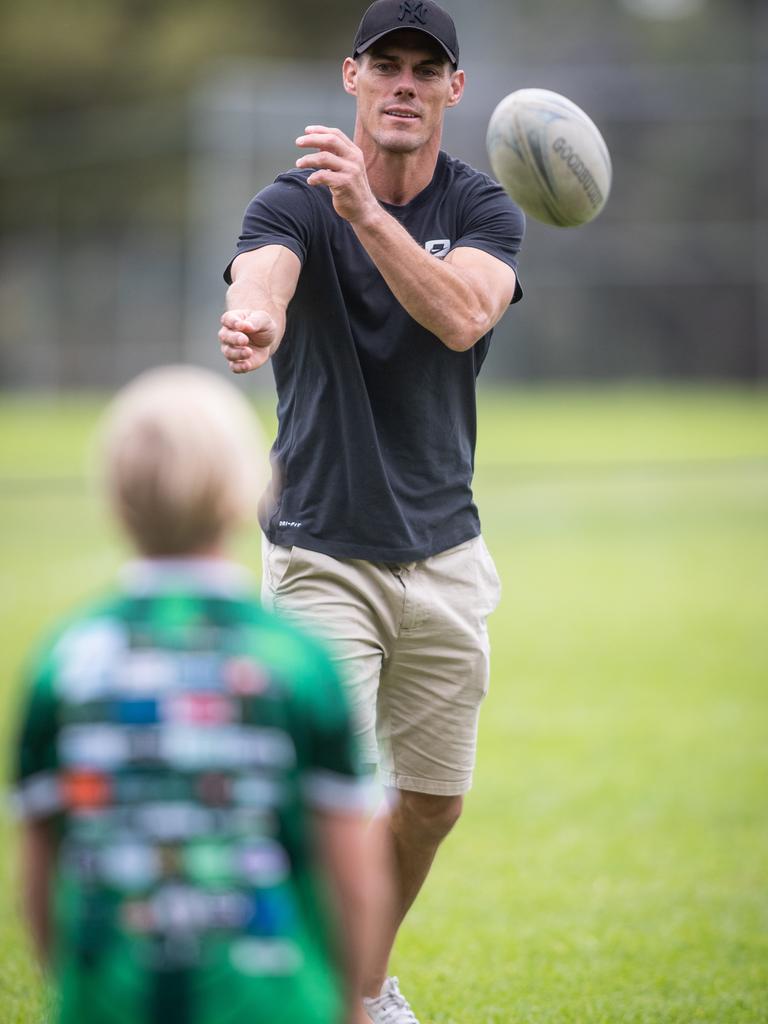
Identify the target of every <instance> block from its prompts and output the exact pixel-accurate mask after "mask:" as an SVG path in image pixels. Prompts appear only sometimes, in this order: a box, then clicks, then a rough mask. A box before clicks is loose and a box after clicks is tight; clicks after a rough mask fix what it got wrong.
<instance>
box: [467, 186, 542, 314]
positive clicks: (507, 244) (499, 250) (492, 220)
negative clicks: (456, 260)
mask: <svg viewBox="0 0 768 1024" xmlns="http://www.w3.org/2000/svg"><path fill="white" fill-rule="evenodd" d="M524 235H525V214H524V213H523V211H522V210H521V209H520V207H519V206H518V205H517V204H516V203H514V202H513V201H512V199H510V197H509V196H508V195H507V193H506V192H505V191H504V189H503V188H502V187H501V185H499V184H498V183H497V182H495V181H493V179H492V178H488V177H486V176H485V175H483V177H482V179H481V181H480V183H479V184H477V185H474V186H473V188H472V190H471V192H470V193H469V195H468V196H467V199H466V200H465V205H464V210H463V218H462V223H461V237H460V238H458V239H457V241H456V242H454V244H453V245H452V246H451V248H452V249H460V248H463V247H466V248H470V249H480V250H481V251H482V252H487V253H488V254H489V255H490V256H495V257H496V259H498V260H501V262H502V263H506V264H507V266H510V267H511V268H512V269H513V270H514V271H515V273H516V274H517V257H518V254H519V252H520V248H521V246H522V244H523V236H524ZM522 297H523V290H522V288H521V286H520V281H519V277H518V280H517V283H516V284H515V294H514V295H513V297H512V302H519V301H520V299H521V298H522Z"/></svg>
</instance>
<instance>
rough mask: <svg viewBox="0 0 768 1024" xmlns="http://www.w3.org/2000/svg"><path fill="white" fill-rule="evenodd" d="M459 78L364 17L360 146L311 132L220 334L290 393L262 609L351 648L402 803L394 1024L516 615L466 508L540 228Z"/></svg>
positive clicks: (375, 1003)
mask: <svg viewBox="0 0 768 1024" xmlns="http://www.w3.org/2000/svg"><path fill="white" fill-rule="evenodd" d="M458 62H459V47H458V41H457V37H456V29H455V26H454V23H453V21H452V19H451V17H450V16H449V15H448V14H447V13H446V12H445V11H444V10H443V9H442V8H440V7H438V6H437V4H435V3H432V2H419V3H414V2H400V0H377V2H376V3H374V4H372V5H371V6H370V7H369V8H368V10H367V11H366V12H365V14H364V15H363V18H362V21H361V23H360V26H359V28H358V31H357V35H356V37H355V41H354V46H353V51H352V56H351V57H347V58H346V59H345V61H344V65H343V76H342V81H343V87H344V89H345V91H346V92H347V93H349V94H350V95H351V96H354V97H355V100H356V104H357V112H356V121H355V130H354V138H353V139H350V138H348V137H347V136H346V135H345V134H344V133H343V132H342V131H340V130H339V129H338V128H335V127H332V126H327V125H322V124H310V125H308V126H307V127H306V128H305V131H304V134H302V135H301V136H300V137H299V138H298V139H297V140H296V145H297V146H298V147H299V149H300V150H302V155H300V156H299V158H298V160H297V161H296V169H295V170H291V171H288V172H287V173H285V174H281V175H279V177H278V178H277V180H276V181H275V182H274V183H273V184H272V185H270V186H268V187H267V188H265V189H264V190H263V191H262V192H260V193H259V194H258V195H257V196H256V197H255V198H254V199H253V200H252V202H251V203H250V205H249V206H248V209H247V211H246V214H245V219H244V224H243V229H242V234H241V236H240V240H239V242H238V246H237V254H236V256H235V257H234V259H233V261H232V262H231V264H230V266H229V267H228V268H227V271H226V274H225V278H226V280H227V282H228V283H230V288H229V290H228V292H227V307H228V312H226V313H224V315H223V316H222V318H221V323H222V327H221V330H220V332H219V338H220V341H221V346H222V351H223V353H224V356H225V358H226V359H227V361H228V363H229V365H230V367H231V369H232V370H233V372H235V373H246V372H248V371H251V370H255V369H257V368H258V367H260V366H262V365H263V364H265V363H266V362H267V361H268V360H270V359H271V361H272V367H273V370H274V375H275V380H276V384H277V392H278V420H279V427H278V435H277V440H276V441H275V445H274V448H273V456H274V459H275V462H276V464H277V466H278V467H279V473H280V481H281V487H280V489H279V496H276V497H274V498H271V497H270V498H268V499H267V501H266V502H265V504H264V507H263V509H262V518H261V524H262V528H263V530H264V534H265V547H264V591H265V594H266V596H267V597H268V598H269V599H270V600H271V602H272V603H273V604H274V605H275V606H276V607H277V608H278V609H281V610H284V611H287V612H290V613H293V614H296V615H299V616H301V618H302V620H303V621H305V622H313V623H315V624H316V626H317V627H318V628H320V629H322V631H323V632H324V633H325V634H326V635H327V636H329V637H330V638H331V639H332V640H333V641H335V645H336V650H337V656H338V658H339V661H340V662H341V663H342V665H343V669H344V674H345V677H346V680H347V683H348V686H349V691H350V694H351V699H352V703H353V709H354V712H355V715H356V723H357V730H358V732H359V735H360V738H361V741H362V744H363V753H364V758H365V760H366V761H367V762H368V763H370V764H371V765H378V768H379V772H380V775H381V779H382V781H383V783H384V785H385V786H387V787H388V788H389V789H391V790H392V791H396V792H397V794H398V799H397V800H395V801H393V810H392V813H391V815H390V817H389V820H388V834H389V838H390V841H391V847H392V862H393V864H394V871H395V877H396V891H397V901H396V908H395V913H394V915H393V919H392V920H391V921H390V920H386V921H382V922H381V932H382V936H381V939H382V942H381V951H380V955H379V956H378V958H377V962H376V963H374V964H373V965H372V967H371V969H370V970H369V972H368V976H367V977H366V979H365V984H364V991H363V995H364V1005H365V1008H366V1011H367V1013H368V1016H369V1017H370V1018H371V1020H373V1021H386V1022H387V1024H414V1022H415V1021H416V1017H415V1016H414V1014H413V1011H412V1010H411V1008H410V1007H409V1005H408V1002H407V1001H406V999H405V997H404V996H403V995H402V994H401V993H400V991H399V988H398V984H397V979H395V978H391V977H388V976H387V965H388V960H389V954H390V952H391V949H392V946H393V944H394V940H395V936H396V934H397V930H398V928H399V926H400V924H401V922H402V920H403V918H404V917H405V915H406V913H407V911H408V909H409V907H410V906H411V904H412V902H413V900H414V899H415V897H416V895H417V894H418V892H419V890H420V889H421V886H422V885H423V883H424V880H425V879H426V877H427V874H428V872H429V869H430V866H431V864H432V861H433V858H434V856H435V853H436V851H437V848H438V846H439V845H440V842H441V841H442V839H443V838H444V837H445V836H446V835H447V834H448V832H449V831H450V829H451V828H452V826H453V825H454V823H455V822H456V820H457V818H458V817H459V814H460V813H461V808H462V797H463V794H464V793H465V792H466V791H467V790H468V789H469V788H470V785H471V780H472V770H473V765H474V760H475V741H476V735H477V723H478V714H479V708H480V704H481V702H482V699H483V696H484V694H485V692H486V689H487V685H488V654H489V651H488V636H487V629H486V619H487V616H488V615H489V614H490V612H491V611H492V610H493V609H494V607H495V606H496V604H497V601H498V595H499V582H498V577H497V574H496V571H495V568H494V565H493V562H492V560H491V557H490V555H489V553H488V551H487V549H486V547H485V544H484V542H483V540H482V537H481V536H480V522H479V518H478V513H477V509H476V507H475V505H474V503H473V498H472V490H471V482H472V471H473V463H474V446H475V435H476V408H475V380H476V377H477V375H478V373H479V371H480V368H481V366H482V363H483V361H484V359H485V356H486V354H487V352H488V346H489V344H490V340H491V334H492V331H493V328H494V326H495V325H496V323H497V322H498V321H499V319H500V318H501V317H502V315H503V313H504V311H505V310H506V309H507V307H508V306H509V304H510V302H514V301H516V300H517V299H519V298H520V295H521V291H520V287H519V284H518V282H517V277H516V268H517V263H516V257H517V254H518V251H519V249H520V244H521V241H522V235H523V230H524V221H523V216H522V213H521V212H520V210H519V209H518V207H517V206H515V204H514V203H513V202H512V201H511V200H510V199H509V197H508V196H507V195H506V193H505V192H504V191H503V190H502V189H501V187H500V186H499V185H497V184H496V182H494V181H493V180H492V179H490V178H489V177H487V176H486V175H484V174H481V173H479V172H478V171H475V170H473V169H472V168H471V167H469V166H467V165H466V164H464V163H462V162H461V161H459V160H456V159H453V158H452V157H450V156H448V155H447V154H446V153H444V152H442V151H441V149H440V142H441V135H442V128H443V119H444V116H445V111H446V110H447V109H448V108H449V107H454V106H456V105H457V104H458V103H459V101H460V100H461V97H462V93H463V91H464V72H463V71H461V70H459V67H458ZM275 494H276V495H277V489H275Z"/></svg>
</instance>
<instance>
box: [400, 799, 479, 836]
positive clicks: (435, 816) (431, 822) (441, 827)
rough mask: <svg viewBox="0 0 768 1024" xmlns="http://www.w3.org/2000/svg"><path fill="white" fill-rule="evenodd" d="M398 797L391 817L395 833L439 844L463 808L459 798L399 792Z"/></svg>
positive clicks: (462, 801)
mask: <svg viewBox="0 0 768 1024" xmlns="http://www.w3.org/2000/svg"><path fill="white" fill-rule="evenodd" d="M399 798H400V799H399V802H398V805H397V809H396V811H395V813H394V816H393V818H394V821H393V825H394V828H395V831H397V832H401V833H405V834H406V835H408V836H412V837H413V838H415V839H418V838H420V839H422V840H427V841H429V842H431V843H439V842H440V840H441V839H444V838H445V836H447V835H448V833H449V832H450V831H451V829H452V828H453V826H454V825H455V824H456V822H457V821H458V820H459V817H460V815H461V811H462V807H463V806H464V798H463V797H461V796H435V795H434V794H432V793H413V792H410V791H408V790H401V792H400V793H399Z"/></svg>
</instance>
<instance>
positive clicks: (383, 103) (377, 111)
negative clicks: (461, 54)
mask: <svg viewBox="0 0 768 1024" xmlns="http://www.w3.org/2000/svg"><path fill="white" fill-rule="evenodd" d="M344 88H345V89H346V91H347V92H349V93H351V94H352V95H353V96H356V97H357V121H358V125H359V127H360V128H361V129H362V130H363V132H364V133H365V134H366V135H368V136H369V137H370V138H372V139H373V140H374V141H375V142H376V143H377V145H378V146H380V147H381V148H382V149H383V150H386V151H389V152H392V153H410V152H414V151H415V150H417V149H420V148H421V147H422V146H424V145H425V144H426V143H427V142H429V141H430V140H431V139H432V138H434V136H435V133H437V135H438V138H439V136H440V133H441V131H442V124H443V112H444V111H445V109H446V107H453V106H455V105H456V104H457V103H458V102H459V100H460V99H461V94H462V92H463V89H464V72H463V71H453V69H452V67H451V65H450V64H449V63H448V61H447V58H446V56H445V54H444V53H443V51H442V50H441V49H440V48H439V47H438V46H437V45H434V46H432V45H431V44H430V40H429V38H428V37H427V36H425V35H424V33H423V32H414V31H409V30H407V29H404V30H403V31H398V32H390V33H389V34H388V35H386V36H384V38H383V39H380V40H379V41H378V42H377V43H374V45H373V46H372V47H371V48H370V49H369V50H366V52H365V53H363V54H361V56H360V58H359V59H358V60H352V59H351V58H347V60H346V61H345V62H344Z"/></svg>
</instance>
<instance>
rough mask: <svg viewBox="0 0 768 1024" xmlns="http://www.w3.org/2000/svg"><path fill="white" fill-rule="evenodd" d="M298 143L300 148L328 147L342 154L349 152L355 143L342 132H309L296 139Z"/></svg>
mask: <svg viewBox="0 0 768 1024" xmlns="http://www.w3.org/2000/svg"><path fill="white" fill-rule="evenodd" d="M296 145H297V146H298V147H299V148H300V149H328V150H331V152H333V153H338V154H342V153H349V152H350V151H351V150H352V147H353V146H354V143H353V142H352V141H351V139H348V138H347V137H346V135H342V134H341V133H338V134H332V133H330V132H308V133H307V134H306V135H300V136H299V137H298V139H296Z"/></svg>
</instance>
